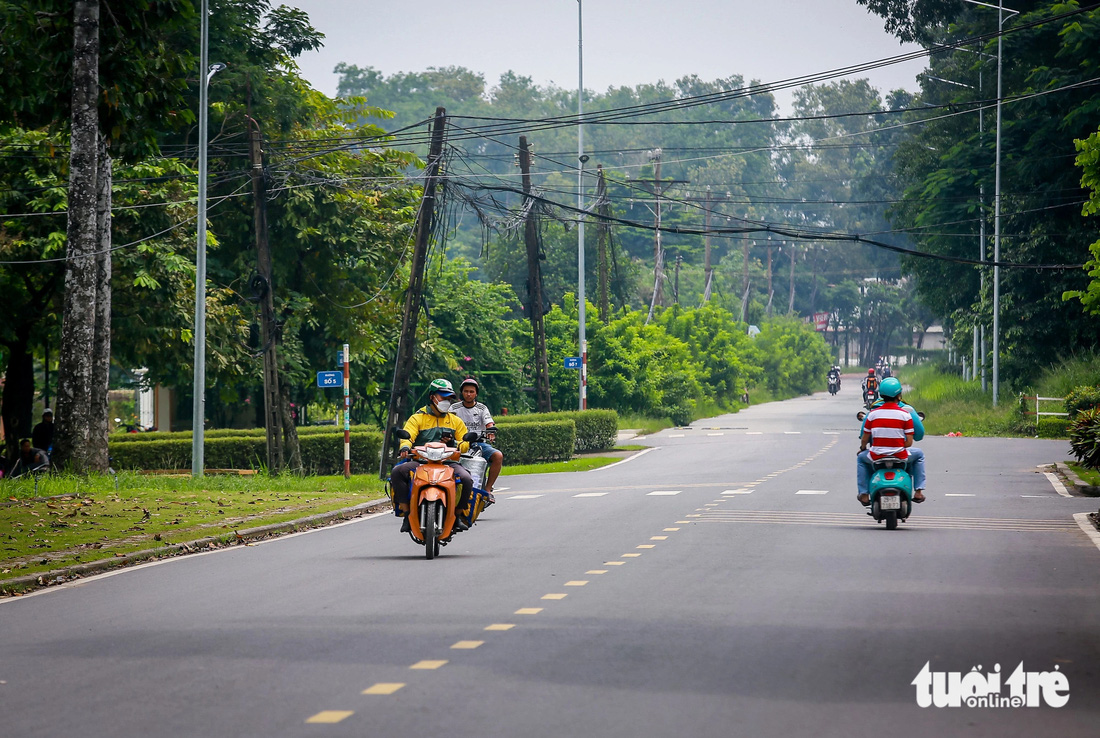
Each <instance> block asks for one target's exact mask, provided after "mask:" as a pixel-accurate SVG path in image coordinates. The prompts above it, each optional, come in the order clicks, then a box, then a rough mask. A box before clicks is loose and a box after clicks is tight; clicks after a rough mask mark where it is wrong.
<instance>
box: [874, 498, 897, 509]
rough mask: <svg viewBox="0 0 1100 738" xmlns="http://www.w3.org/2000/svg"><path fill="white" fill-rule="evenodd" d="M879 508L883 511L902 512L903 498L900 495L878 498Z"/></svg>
mask: <svg viewBox="0 0 1100 738" xmlns="http://www.w3.org/2000/svg"><path fill="white" fill-rule="evenodd" d="M878 506H879V508H880V509H882V510H900V509H901V497H899V496H898V495H883V496H882V497H880V498H878Z"/></svg>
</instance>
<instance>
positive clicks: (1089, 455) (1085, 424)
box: [1069, 408, 1100, 469]
mask: <svg viewBox="0 0 1100 738" xmlns="http://www.w3.org/2000/svg"><path fill="white" fill-rule="evenodd" d="M1069 445H1070V448H1071V449H1072V450H1073V455H1074V456H1076V457H1077V460H1078V461H1079V462H1081V463H1082V464H1084V465H1085V466H1087V467H1088V468H1090V469H1100V408H1092V409H1089V410H1082V411H1081V412H1079V413H1077V418H1076V419H1075V420H1074V421H1073V426H1072V427H1071V428H1070V429H1069Z"/></svg>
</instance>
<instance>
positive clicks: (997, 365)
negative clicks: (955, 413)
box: [963, 0, 1020, 407]
mask: <svg viewBox="0 0 1100 738" xmlns="http://www.w3.org/2000/svg"><path fill="white" fill-rule="evenodd" d="M963 1H964V2H967V3H970V4H971V5H980V6H982V7H984V8H996V9H997V154H996V156H997V161H996V166H995V174H994V175H993V189H994V192H993V407H997V395H998V394H999V392H1000V389H1001V371H1000V370H1001V356H1000V354H1001V267H1000V265H999V263H1000V261H1001V99H1002V97H1003V95H1002V91H1001V59H1002V55H1001V47H1002V44H1003V38H1002V37H1003V32H1004V22H1005V16H1004V13H1005V10H1006V8H1005V6H1004V3H1003V2H1001V0H998V3H997V4H996V5H991V4H989V3H983V2H978V0H963ZM1007 10H1008V12H1009V13H1011V14H1012V15H1019V12H1020V11H1018V10H1012V9H1011V8H1007Z"/></svg>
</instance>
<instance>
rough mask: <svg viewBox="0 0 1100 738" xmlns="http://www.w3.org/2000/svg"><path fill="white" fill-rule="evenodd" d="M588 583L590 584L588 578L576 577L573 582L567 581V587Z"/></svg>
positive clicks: (581, 585)
mask: <svg viewBox="0 0 1100 738" xmlns="http://www.w3.org/2000/svg"><path fill="white" fill-rule="evenodd" d="M586 584H588V580H587V579H574V580H573V581H571V582H566V583H565V586H566V587H583V586H584V585H586Z"/></svg>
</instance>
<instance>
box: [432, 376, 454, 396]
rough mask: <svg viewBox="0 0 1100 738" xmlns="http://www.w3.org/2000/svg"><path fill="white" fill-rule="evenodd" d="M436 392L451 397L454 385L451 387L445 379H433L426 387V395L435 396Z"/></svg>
mask: <svg viewBox="0 0 1100 738" xmlns="http://www.w3.org/2000/svg"><path fill="white" fill-rule="evenodd" d="M436 392H438V393H439V394H441V395H443V396H445V397H446V396H451V395H454V393H455V388H454V385H452V384H451V383H450V382H449V381H447V380H446V379H442V378H440V379H433V380H432V383H431V384H429V385H428V394H429V395H431V394H435V393H436Z"/></svg>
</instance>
